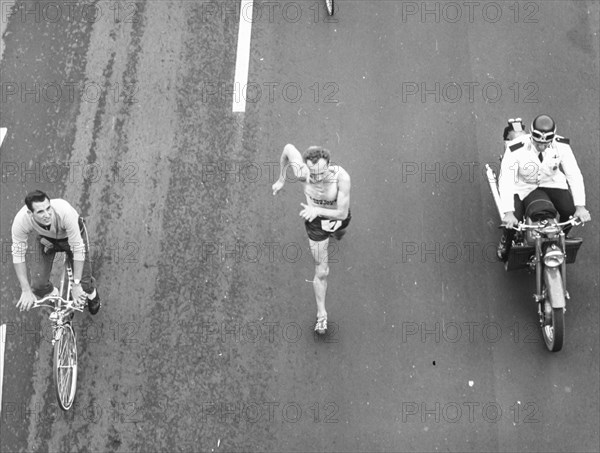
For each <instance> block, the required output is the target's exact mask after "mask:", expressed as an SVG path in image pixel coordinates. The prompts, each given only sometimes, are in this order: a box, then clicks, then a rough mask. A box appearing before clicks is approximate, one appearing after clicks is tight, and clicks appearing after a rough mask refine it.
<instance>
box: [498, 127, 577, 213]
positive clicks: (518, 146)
mask: <svg viewBox="0 0 600 453" xmlns="http://www.w3.org/2000/svg"><path fill="white" fill-rule="evenodd" d="M538 154H539V153H538V150H537V149H536V148H535V146H534V144H533V143H532V141H531V135H530V134H525V135H521V136H519V137H517V138H516V139H514V140H512V141H510V142H508V143H507V144H506V151H505V153H504V157H503V158H502V166H501V168H500V177H499V181H498V190H499V192H500V200H501V209H502V212H505V213H506V212H510V211H514V210H515V206H514V194H517V195H518V196H519V199H521V200H523V199H524V198H525V197H526V196H527V195H529V194H530V193H531V192H533V191H534V190H535V189H537V188H538V187H546V188H551V189H569V187H570V188H571V193H572V195H573V202H574V203H575V206H585V188H584V185H583V176H582V175H581V170H580V169H579V166H578V165H577V161H576V160H575V156H574V155H573V150H572V149H571V146H570V145H569V139H566V138H564V137H561V136H559V135H557V136H556V138H555V139H554V141H552V143H551V144H550V146H548V147H547V148H546V149H545V150H544V151H543V152H542V154H543V160H542V161H540V159H539V157H538ZM561 169H562V171H561Z"/></svg>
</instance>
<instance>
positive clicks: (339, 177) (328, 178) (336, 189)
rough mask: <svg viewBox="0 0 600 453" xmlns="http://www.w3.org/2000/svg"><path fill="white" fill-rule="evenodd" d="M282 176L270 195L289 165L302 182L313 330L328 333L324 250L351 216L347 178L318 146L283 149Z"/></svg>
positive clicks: (282, 178) (280, 183)
mask: <svg viewBox="0 0 600 453" xmlns="http://www.w3.org/2000/svg"><path fill="white" fill-rule="evenodd" d="M280 164H281V173H280V176H279V179H278V180H277V181H276V182H275V184H273V195H276V194H277V192H279V191H280V190H281V189H282V187H283V185H284V184H285V179H286V171H287V168H288V166H291V167H292V170H293V172H294V175H295V176H296V178H298V180H299V181H301V182H302V183H303V187H304V195H305V196H306V204H304V203H300V204H301V205H302V210H301V211H300V217H302V218H303V219H304V226H305V228H306V232H307V234H308V242H309V245H310V250H311V252H312V255H313V258H314V260H315V277H314V280H313V288H314V291H315V298H316V301H317V322H316V324H315V331H316V332H317V333H319V334H324V333H325V332H326V331H327V310H326V309H325V295H326V293H327V275H329V264H328V254H327V247H328V246H329V238H330V237H331V236H333V237H334V238H335V239H338V240H339V239H341V238H342V237H343V235H344V234H345V233H346V230H345V228H346V227H347V226H348V225H349V223H350V219H351V215H350V175H348V173H347V172H346V170H344V169H343V168H342V167H340V166H338V165H331V164H330V153H329V151H328V150H326V149H325V148H322V147H320V146H311V147H310V148H308V149H307V150H306V151H305V152H304V155H301V154H300V151H298V149H297V148H296V147H295V146H294V145H290V144H288V145H286V146H285V147H284V148H283V152H282V154H281V159H280Z"/></svg>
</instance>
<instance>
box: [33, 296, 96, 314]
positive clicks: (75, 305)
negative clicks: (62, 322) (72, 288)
mask: <svg viewBox="0 0 600 453" xmlns="http://www.w3.org/2000/svg"><path fill="white" fill-rule="evenodd" d="M51 301H59V302H60V303H61V304H63V306H62V307H60V308H62V309H65V310H76V311H83V307H84V304H83V303H80V302H75V301H72V300H66V299H63V298H62V297H60V296H52V295H50V296H46V297H43V298H42V299H39V300H36V301H35V303H34V304H33V308H39V307H48V308H56V305H55V304H53V303H50V302H51Z"/></svg>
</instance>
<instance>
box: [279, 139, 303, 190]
mask: <svg viewBox="0 0 600 453" xmlns="http://www.w3.org/2000/svg"><path fill="white" fill-rule="evenodd" d="M279 165H280V168H281V172H280V174H279V181H281V182H284V181H285V180H286V174H287V169H288V167H291V169H292V171H293V172H294V176H295V177H296V178H297V179H299V180H300V181H306V180H307V179H308V174H309V171H308V167H307V166H306V164H305V163H304V161H303V159H302V154H300V151H298V149H297V148H296V147H295V146H294V145H291V144H287V145H285V147H284V148H283V152H282V153H281V159H280V160H279Z"/></svg>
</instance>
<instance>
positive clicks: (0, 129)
mask: <svg viewBox="0 0 600 453" xmlns="http://www.w3.org/2000/svg"><path fill="white" fill-rule="evenodd" d="M7 132H8V129H7V128H5V127H0V146H2V142H3V141H4V137H6V133H7Z"/></svg>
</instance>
